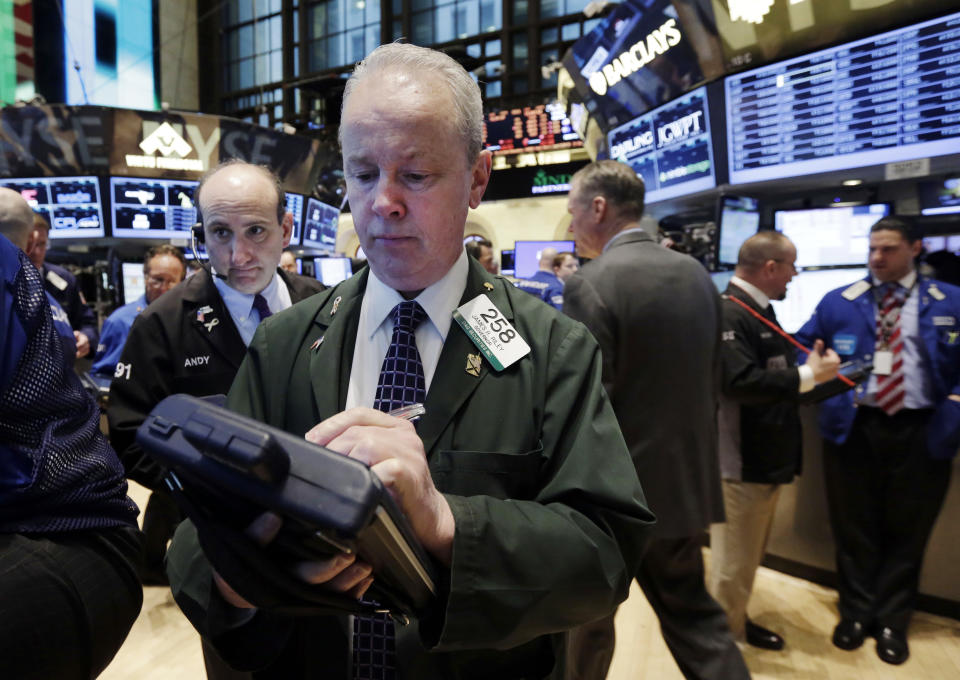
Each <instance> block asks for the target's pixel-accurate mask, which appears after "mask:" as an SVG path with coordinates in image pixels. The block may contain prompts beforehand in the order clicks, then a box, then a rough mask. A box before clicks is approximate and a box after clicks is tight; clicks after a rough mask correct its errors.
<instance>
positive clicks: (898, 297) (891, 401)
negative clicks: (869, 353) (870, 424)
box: [876, 283, 907, 416]
mask: <svg viewBox="0 0 960 680" xmlns="http://www.w3.org/2000/svg"><path fill="white" fill-rule="evenodd" d="M885 288H886V292H885V293H884V295H883V299H882V300H880V314H879V316H878V317H877V347H878V348H884V349H886V350H887V351H889V352H890V353H891V354H892V355H893V356H892V358H893V362H892V368H891V370H890V374H889V375H878V376H877V397H876V399H877V406H878V407H879V408H882V409H883V411H884V413H886V414H887V415H888V416H892V415H893V414H894V413H896V412H897V411H899V410H900V409H902V408H903V402H904V397H905V395H906V386H905V385H904V383H903V335H902V334H901V332H900V317H901V314H900V312H901V309H902V308H903V302H904V300H905V299H906V293H907V291H906V289H904V288H903V286H901V285H900V284H898V283H888V284H886V286H885Z"/></svg>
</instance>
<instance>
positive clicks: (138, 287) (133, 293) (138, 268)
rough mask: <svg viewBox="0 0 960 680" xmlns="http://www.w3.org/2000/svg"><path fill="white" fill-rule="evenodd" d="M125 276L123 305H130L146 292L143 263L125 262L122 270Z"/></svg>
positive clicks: (122, 274)
mask: <svg viewBox="0 0 960 680" xmlns="http://www.w3.org/2000/svg"><path fill="white" fill-rule="evenodd" d="M120 273H121V276H123V304H125V305H129V304H130V303H131V302H134V301H136V300H138V299H139V298H140V296H141V295H143V294H144V292H145V291H146V285H145V281H144V278H143V263H142V262H123V263H122V264H121V270H120Z"/></svg>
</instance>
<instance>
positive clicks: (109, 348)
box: [93, 243, 187, 375]
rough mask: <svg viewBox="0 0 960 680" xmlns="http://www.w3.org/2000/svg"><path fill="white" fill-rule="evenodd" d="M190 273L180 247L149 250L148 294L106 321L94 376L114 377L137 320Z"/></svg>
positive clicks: (145, 275)
mask: <svg viewBox="0 0 960 680" xmlns="http://www.w3.org/2000/svg"><path fill="white" fill-rule="evenodd" d="M186 273H187V261H186V259H185V258H184V257H183V253H182V252H181V251H180V249H179V248H175V247H174V246H171V245H170V244H168V243H164V244H163V245H159V246H154V247H153V248H151V249H150V250H148V251H147V254H146V256H144V258H143V282H144V293H143V295H141V296H140V297H139V298H137V299H136V300H134V301H133V302H130V303H128V304H125V305H123V306H122V307H120V308H119V309H117V310H115V311H114V312H113V314H111V315H110V316H108V317H107V320H106V321H104V322H103V330H102V331H101V332H100V344H99V345H97V355H96V356H95V357H94V359H93V372H94V373H100V374H105V375H113V373H114V369H115V368H116V366H117V362H118V361H120V353H121V352H123V345H124V343H126V341H127V335H128V334H129V333H130V327H131V326H132V325H133V321H134V319H136V318H137V317H138V316H139V315H140V312H142V311H143V310H145V309H146V308H147V305H149V304H150V303H151V302H153V301H154V300H156V299H157V298H158V297H160V296H161V295H163V294H164V293H166V292H167V291H168V290H170V289H171V288H173V287H174V286H175V285H177V284H178V283H180V282H181V281H183V279H184V276H185V275H186Z"/></svg>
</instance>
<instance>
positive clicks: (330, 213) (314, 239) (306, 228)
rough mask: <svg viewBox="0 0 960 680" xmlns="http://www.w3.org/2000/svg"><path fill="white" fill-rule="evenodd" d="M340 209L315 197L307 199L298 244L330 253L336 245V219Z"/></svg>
mask: <svg viewBox="0 0 960 680" xmlns="http://www.w3.org/2000/svg"><path fill="white" fill-rule="evenodd" d="M339 216H340V211H339V210H337V209H336V208H334V207H333V206H332V205H327V204H326V203H322V202H321V201H318V200H317V199H315V198H308V199H307V210H306V213H305V214H304V219H303V237H302V238H301V240H300V245H302V246H303V247H304V248H316V249H317V250H323V251H326V252H328V253H332V252H333V251H334V250H336V247H337V219H338V218H339Z"/></svg>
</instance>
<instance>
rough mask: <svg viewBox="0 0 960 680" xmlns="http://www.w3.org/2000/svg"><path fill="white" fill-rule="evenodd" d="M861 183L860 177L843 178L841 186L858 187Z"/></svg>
mask: <svg viewBox="0 0 960 680" xmlns="http://www.w3.org/2000/svg"><path fill="white" fill-rule="evenodd" d="M861 184H863V180H862V179H845V180H843V186H845V187H858V186H860V185H861Z"/></svg>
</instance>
